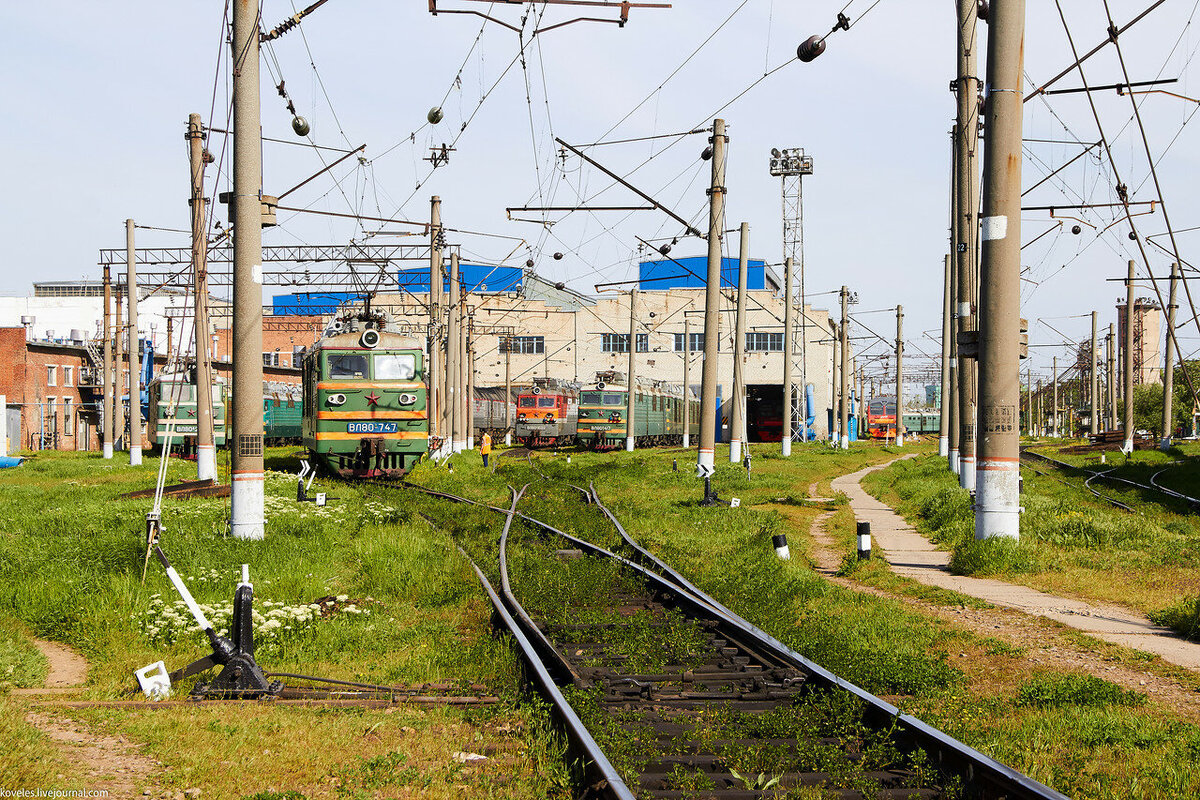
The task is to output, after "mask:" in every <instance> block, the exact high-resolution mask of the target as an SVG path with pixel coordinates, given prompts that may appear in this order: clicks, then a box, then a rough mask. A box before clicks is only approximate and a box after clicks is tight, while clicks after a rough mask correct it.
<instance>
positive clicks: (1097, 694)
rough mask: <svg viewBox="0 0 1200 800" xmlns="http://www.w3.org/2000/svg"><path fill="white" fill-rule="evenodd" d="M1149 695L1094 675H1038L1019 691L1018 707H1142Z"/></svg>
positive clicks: (1023, 684) (1026, 682)
mask: <svg viewBox="0 0 1200 800" xmlns="http://www.w3.org/2000/svg"><path fill="white" fill-rule="evenodd" d="M1145 703H1146V695H1144V694H1142V693H1141V692H1135V691H1132V690H1130V689H1122V688H1121V687H1120V686H1118V685H1117V684H1115V683H1113V682H1112V681H1106V680H1104V679H1103V678H1097V677H1096V676H1095V675H1078V674H1073V673H1067V674H1065V675H1052V674H1042V675H1036V676H1034V677H1032V678H1029V679H1028V680H1026V681H1025V682H1023V683H1022V684H1021V685H1020V686H1019V687H1018V689H1017V705H1018V706H1033V707H1037V708H1058V707H1062V706H1092V707H1097V708H1103V707H1105V706H1140V705H1145Z"/></svg>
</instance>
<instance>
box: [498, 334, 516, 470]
mask: <svg viewBox="0 0 1200 800" xmlns="http://www.w3.org/2000/svg"><path fill="white" fill-rule="evenodd" d="M500 341H501V346H502V347H503V348H504V446H505V447H511V446H512V430H513V420H512V411H513V399H512V337H511V336H505V337H503V338H502V339H501V340H500Z"/></svg>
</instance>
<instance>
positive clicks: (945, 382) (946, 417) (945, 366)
mask: <svg viewBox="0 0 1200 800" xmlns="http://www.w3.org/2000/svg"><path fill="white" fill-rule="evenodd" d="M941 366H942V385H941V388H940V389H939V390H938V391H939V396H938V456H939V457H940V458H949V456H950V404H949V399H950V256H948V255H947V256H946V269H945V277H944V279H943V284H942V364H941Z"/></svg>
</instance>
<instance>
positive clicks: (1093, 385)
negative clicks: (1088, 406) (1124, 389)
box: [1088, 311, 1103, 436]
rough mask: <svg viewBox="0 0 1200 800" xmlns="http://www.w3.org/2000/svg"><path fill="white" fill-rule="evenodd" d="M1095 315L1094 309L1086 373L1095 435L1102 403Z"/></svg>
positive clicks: (1098, 431) (1092, 427)
mask: <svg viewBox="0 0 1200 800" xmlns="http://www.w3.org/2000/svg"><path fill="white" fill-rule="evenodd" d="M1096 317H1097V314H1096V312H1095V311H1093V312H1092V369H1091V371H1090V372H1089V373H1088V381H1089V384H1090V389H1089V391H1090V393H1091V395H1092V413H1091V434H1092V436H1096V435H1097V434H1099V433H1100V407H1101V406H1102V405H1103V404H1102V403H1101V402H1100V373H1099V358H1098V357H1097V356H1098V353H1097V351H1096V321H1097V320H1096Z"/></svg>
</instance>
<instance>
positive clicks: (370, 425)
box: [346, 422, 398, 433]
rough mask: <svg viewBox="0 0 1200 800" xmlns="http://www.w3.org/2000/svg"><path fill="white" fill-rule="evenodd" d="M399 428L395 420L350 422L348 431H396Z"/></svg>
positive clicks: (347, 425)
mask: <svg viewBox="0 0 1200 800" xmlns="http://www.w3.org/2000/svg"><path fill="white" fill-rule="evenodd" d="M397 430H398V427H397V424H396V423H395V422H348V423H346V433H395V432H396V431H397Z"/></svg>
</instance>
